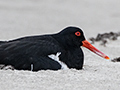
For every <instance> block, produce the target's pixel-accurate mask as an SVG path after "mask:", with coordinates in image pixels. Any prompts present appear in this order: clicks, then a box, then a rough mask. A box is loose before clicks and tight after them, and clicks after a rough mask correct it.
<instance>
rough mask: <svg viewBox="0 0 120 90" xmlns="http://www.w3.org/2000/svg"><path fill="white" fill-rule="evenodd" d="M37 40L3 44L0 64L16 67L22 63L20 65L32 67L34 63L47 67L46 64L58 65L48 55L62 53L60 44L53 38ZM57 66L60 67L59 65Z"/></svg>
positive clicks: (0, 46)
mask: <svg viewBox="0 0 120 90" xmlns="http://www.w3.org/2000/svg"><path fill="white" fill-rule="evenodd" d="M37 39H38V38H34V39H30V38H28V39H25V40H24V39H20V40H14V41H10V42H5V43H4V44H1V45H0V64H6V65H9V64H10V65H13V66H15V65H17V64H20V63H21V64H20V65H24V64H25V65H30V64H31V63H34V62H37V64H38V65H45V64H44V63H46V62H48V63H49V64H52V63H53V62H55V63H57V62H56V61H54V60H53V61H52V59H51V58H49V57H48V55H50V54H56V53H57V52H60V49H61V48H60V46H59V45H58V43H57V42H56V41H55V40H54V39H53V38H51V37H49V38H48V37H43V38H42V37H40V38H39V40H37ZM27 63H28V64H27ZM46 64H47V63H46ZM56 65H58V66H59V64H58V63H57V64H56ZM44 67H46V66H44ZM59 67H60V66H59Z"/></svg>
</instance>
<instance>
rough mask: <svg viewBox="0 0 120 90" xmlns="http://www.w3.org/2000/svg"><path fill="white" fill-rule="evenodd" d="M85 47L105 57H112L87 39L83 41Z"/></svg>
mask: <svg viewBox="0 0 120 90" xmlns="http://www.w3.org/2000/svg"><path fill="white" fill-rule="evenodd" d="M82 43H83V45H82V46H84V47H86V48H88V49H89V50H90V51H92V52H94V53H95V54H97V55H99V56H101V57H103V58H105V59H110V58H109V57H108V56H107V55H105V54H104V53H102V52H101V51H99V50H98V49H97V48H95V47H94V46H93V45H91V44H90V43H89V42H88V41H87V40H84V41H82Z"/></svg>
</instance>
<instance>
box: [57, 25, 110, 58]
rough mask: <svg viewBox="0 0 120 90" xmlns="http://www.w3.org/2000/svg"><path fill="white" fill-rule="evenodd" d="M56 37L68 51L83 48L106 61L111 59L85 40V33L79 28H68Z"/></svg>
mask: <svg viewBox="0 0 120 90" xmlns="http://www.w3.org/2000/svg"><path fill="white" fill-rule="evenodd" d="M56 36H58V37H56V39H57V40H58V41H59V42H60V43H61V44H62V46H64V47H65V48H66V49H74V48H79V47H80V46H83V47H86V48H87V49H89V50H90V51H92V52H94V53H96V54H97V55H99V56H101V57H103V58H105V59H109V57H108V56H106V55H105V54H104V53H102V52H101V51H99V50H98V49H97V48H95V47H94V46H93V45H91V44H90V43H89V42H88V41H87V40H86V39H85V37H84V33H83V31H82V30H81V29H80V28H78V27H67V28H65V29H63V30H62V31H61V32H59V33H58V34H57V35H56Z"/></svg>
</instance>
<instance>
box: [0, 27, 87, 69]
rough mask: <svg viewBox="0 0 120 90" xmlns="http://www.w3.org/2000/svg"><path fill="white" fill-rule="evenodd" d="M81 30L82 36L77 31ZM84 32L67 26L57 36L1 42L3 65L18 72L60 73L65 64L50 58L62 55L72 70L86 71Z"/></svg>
mask: <svg viewBox="0 0 120 90" xmlns="http://www.w3.org/2000/svg"><path fill="white" fill-rule="evenodd" d="M77 31H79V32H80V34H81V35H80V36H76V35H75V32H77ZM84 40H85V38H84V35H83V32H82V30H81V29H79V28H77V27H67V28H65V29H63V30H62V31H61V32H59V33H57V34H50V35H40V36H29V37H23V38H19V39H15V40H11V41H5V42H4V41H1V42H0V64H5V65H12V66H13V67H14V68H15V69H18V70H31V64H32V65H33V71H38V70H47V69H50V70H58V69H61V65H60V64H59V63H58V62H57V61H55V60H53V59H52V58H50V57H48V55H51V54H57V53H58V52H61V54H60V56H59V59H60V61H62V62H63V63H65V64H66V65H67V66H68V68H76V69H82V67H83V62H84V55H83V52H82V49H81V48H80V46H82V41H84Z"/></svg>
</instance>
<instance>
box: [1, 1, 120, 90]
mask: <svg viewBox="0 0 120 90" xmlns="http://www.w3.org/2000/svg"><path fill="white" fill-rule="evenodd" d="M119 9H120V1H119V0H109V1H107V0H64V1H61V0H46V1H45V0H0V40H10V39H14V38H18V37H23V36H28V35H38V34H45V33H55V32H58V31H60V30H61V29H63V28H64V27H66V26H70V25H72V26H79V27H81V28H82V29H83V30H84V32H85V35H86V38H89V37H91V36H93V37H95V36H96V35H97V34H98V33H105V32H110V31H114V32H118V31H120V30H119V29H120V10H119ZM95 46H96V47H97V48H99V49H100V50H101V51H103V52H105V53H106V54H107V55H108V56H109V57H110V58H111V59H112V58H116V57H119V56H120V55H119V53H120V39H118V40H117V41H109V42H108V43H107V45H106V47H103V46H101V45H99V44H98V43H96V44H95ZM83 49H84V53H85V64H84V69H83V70H74V69H69V70H59V71H49V70H47V71H39V72H31V71H17V70H14V71H12V70H0V90H120V63H119V62H117V63H113V62H111V61H107V60H104V59H102V58H101V57H98V56H96V55H95V54H93V53H91V52H90V51H88V50H87V49H85V48H83Z"/></svg>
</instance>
